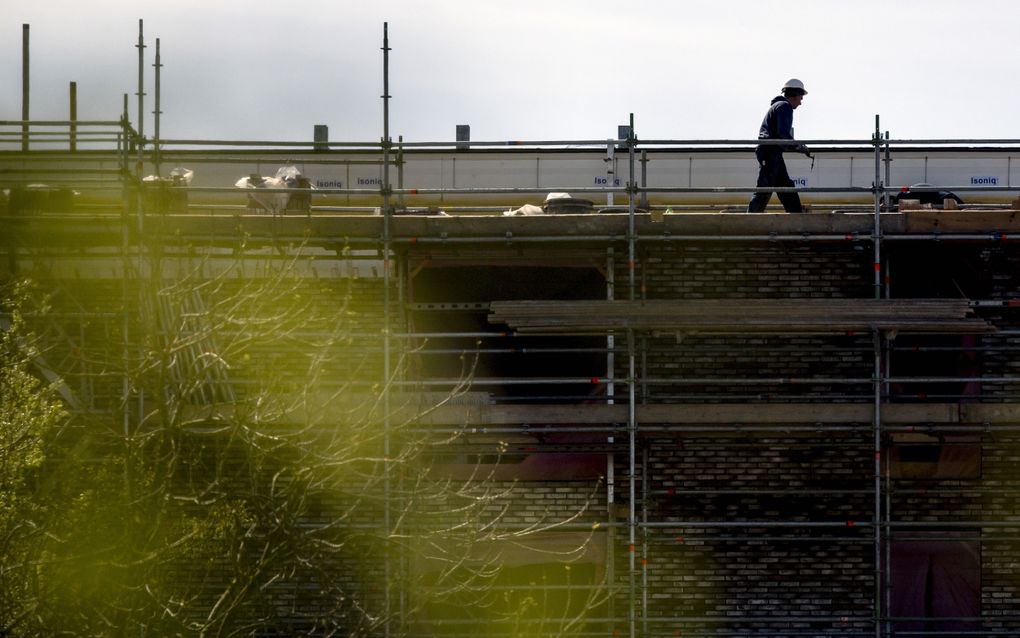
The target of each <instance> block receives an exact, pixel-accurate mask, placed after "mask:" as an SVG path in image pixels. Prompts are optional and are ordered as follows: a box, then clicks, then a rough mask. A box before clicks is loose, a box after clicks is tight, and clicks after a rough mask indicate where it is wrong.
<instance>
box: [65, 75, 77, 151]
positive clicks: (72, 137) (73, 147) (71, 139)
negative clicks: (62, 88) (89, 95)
mask: <svg viewBox="0 0 1020 638" xmlns="http://www.w3.org/2000/svg"><path fill="white" fill-rule="evenodd" d="M69 93H70V99H71V109H70V113H69V115H70V117H71V124H70V126H69V128H68V144H67V148H68V150H69V151H71V152H72V153H74V152H76V151H77V150H78V83H77V82H71V86H70V87H69Z"/></svg>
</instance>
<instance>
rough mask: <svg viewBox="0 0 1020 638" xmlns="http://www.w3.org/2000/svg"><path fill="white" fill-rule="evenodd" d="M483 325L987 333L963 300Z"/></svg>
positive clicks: (535, 309)
mask: <svg viewBox="0 0 1020 638" xmlns="http://www.w3.org/2000/svg"><path fill="white" fill-rule="evenodd" d="M489 308H490V314H489V323H493V324H501V323H505V324H507V325H508V326H510V327H511V328H512V329H514V330H515V331H517V332H519V333H570V334H591V333H602V332H605V331H606V330H627V329H633V330H639V331H651V332H670V333H689V334H756V333H771V334H846V333H848V332H854V331H870V330H881V331H885V332H887V333H891V332H897V333H898V332H910V333H917V332H923V333H965V334H979V333H986V332H994V330H995V328H994V327H993V326H992V325H991V324H989V323H988V322H987V321H985V320H984V319H981V318H979V317H975V316H973V315H972V311H971V306H970V302H969V301H967V300H966V299H695V300H669V299H654V300H643V301H602V300H591V301H494V302H492V304H491V305H490V307H489Z"/></svg>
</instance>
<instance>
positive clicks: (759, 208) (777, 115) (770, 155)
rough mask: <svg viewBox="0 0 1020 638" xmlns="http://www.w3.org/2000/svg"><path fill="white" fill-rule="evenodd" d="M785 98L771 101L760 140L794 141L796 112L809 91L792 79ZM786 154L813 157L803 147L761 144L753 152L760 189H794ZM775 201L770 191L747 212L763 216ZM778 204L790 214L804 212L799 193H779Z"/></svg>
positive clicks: (758, 197)
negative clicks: (784, 155) (784, 158)
mask: <svg viewBox="0 0 1020 638" xmlns="http://www.w3.org/2000/svg"><path fill="white" fill-rule="evenodd" d="M782 91H783V94H782V95H777V96H776V97H774V98H772V104H771V106H769V110H768V112H767V113H765V119H763V120H762V122H761V129H760V130H759V131H758V139H760V140H793V110H794V109H796V108H797V107H798V106H800V103H801V101H803V100H804V96H805V95H807V91H805V90H804V83H803V82H801V81H800V80H798V79H796V78H790V79H789V80H787V81H786V84H784V85H783V89H782ZM783 151H797V152H799V153H804V154H805V155H807V156H808V157H811V153H809V152H808V148H807V147H806V146H804V145H803V144H796V143H793V144H779V145H776V144H759V145H758V148H757V149H755V151H754V156H755V157H756V158H757V159H758V166H759V170H758V188H769V187H773V188H775V187H777V186H779V187H782V186H793V185H794V184H793V180H791V179H790V174H789V173H788V172H787V171H786V162H785V161H783ZM770 199H772V193H771V192H768V191H762V192H757V193H755V194H754V197H752V198H751V202H750V203H749V204H748V205H747V212H749V213H762V212H764V211H765V207H766V206H768V203H769V200H770ZM779 201H780V202H782V204H783V208H785V209H786V212H788V213H802V212H804V208H803V207H802V206H801V203H800V196H799V195H797V193H789V192H788V193H779Z"/></svg>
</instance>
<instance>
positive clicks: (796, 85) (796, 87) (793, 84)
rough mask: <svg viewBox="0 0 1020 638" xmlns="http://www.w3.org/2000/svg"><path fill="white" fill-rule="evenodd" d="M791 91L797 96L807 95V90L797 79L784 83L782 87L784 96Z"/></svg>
mask: <svg viewBox="0 0 1020 638" xmlns="http://www.w3.org/2000/svg"><path fill="white" fill-rule="evenodd" d="M791 90H792V91H796V94H797V95H807V90H805V89H804V83H803V82H801V81H800V80H798V79H797V78H790V79H789V80H787V81H786V84H784V85H783V93H784V94H785V93H786V92H787V91H791Z"/></svg>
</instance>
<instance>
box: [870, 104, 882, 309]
mask: <svg viewBox="0 0 1020 638" xmlns="http://www.w3.org/2000/svg"><path fill="white" fill-rule="evenodd" d="M871 142H872V145H873V146H874V147H875V181H874V182H872V192H873V193H874V196H875V197H874V199H875V202H874V203H875V226H874V229H873V230H872V238H871V241H872V244H873V245H874V247H875V258H874V263H873V268H874V271H875V299H881V298H882V218H881V210H882V193H883V192H884V188H883V185H882V172H881V169H882V166H881V164H882V138H881V134H880V133H879V127H878V115H877V114H876V115H875V134H874V135H872V137H871Z"/></svg>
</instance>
